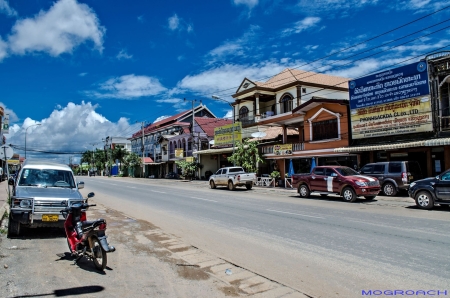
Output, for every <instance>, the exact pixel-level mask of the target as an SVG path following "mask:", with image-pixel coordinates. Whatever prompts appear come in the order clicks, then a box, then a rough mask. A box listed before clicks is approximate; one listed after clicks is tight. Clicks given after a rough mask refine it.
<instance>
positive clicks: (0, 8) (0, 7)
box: [0, 0, 17, 17]
mask: <svg viewBox="0 0 450 298" xmlns="http://www.w3.org/2000/svg"><path fill="white" fill-rule="evenodd" d="M0 13H4V14H6V15H8V16H11V17H15V16H17V11H16V10H15V9H14V8H11V7H10V6H9V4H8V1H6V0H0Z"/></svg>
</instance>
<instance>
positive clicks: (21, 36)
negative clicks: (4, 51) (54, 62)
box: [8, 0, 105, 56]
mask: <svg viewBox="0 0 450 298" xmlns="http://www.w3.org/2000/svg"><path fill="white" fill-rule="evenodd" d="M104 32H105V29H104V27H102V26H100V22H99V20H98V18H97V15H96V14H95V13H94V12H93V11H92V9H90V8H89V6H87V5H86V4H80V3H77V2H76V0H60V1H59V2H56V3H55V4H53V6H52V7H51V8H50V9H49V10H48V11H40V12H39V14H37V15H36V16H35V17H34V18H27V19H21V20H18V21H17V22H16V23H15V25H14V26H13V28H12V33H11V35H10V36H9V37H8V42H9V46H10V51H11V52H12V53H15V54H20V55H24V54H26V53H31V52H46V53H49V54H50V55H52V56H58V55H61V54H63V53H71V52H72V51H73V50H74V48H75V47H77V46H79V45H81V44H83V43H84V42H86V41H92V42H93V43H94V45H95V48H96V49H97V50H98V51H100V52H101V51H102V50H103V35H104Z"/></svg>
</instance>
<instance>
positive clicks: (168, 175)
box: [166, 172, 180, 179]
mask: <svg viewBox="0 0 450 298" xmlns="http://www.w3.org/2000/svg"><path fill="white" fill-rule="evenodd" d="M179 177H180V176H179V175H178V174H177V173H174V172H169V173H167V174H166V179H178V178H179Z"/></svg>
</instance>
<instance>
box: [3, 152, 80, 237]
mask: <svg viewBox="0 0 450 298" xmlns="http://www.w3.org/2000/svg"><path fill="white" fill-rule="evenodd" d="M10 184H13V185H14V188H13V196H12V198H11V212H10V214H9V225H8V236H18V235H19V234H20V228H21V226H26V227H29V228H36V227H63V225H64V217H63V216H62V215H61V213H60V211H61V210H62V209H64V208H65V207H66V206H68V205H69V204H71V203H73V202H80V201H81V202H82V201H84V198H83V196H82V195H81V193H80V192H79V189H82V188H84V182H79V183H78V184H77V183H76V182H75V177H74V175H73V172H72V170H71V168H70V167H68V166H67V165H64V164H58V163H53V162H43V161H40V160H34V161H26V162H25V164H24V165H23V167H22V168H21V170H20V171H19V173H18V175H17V177H16V179H15V181H12V182H10Z"/></svg>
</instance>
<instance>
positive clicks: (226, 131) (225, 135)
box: [214, 122, 242, 146]
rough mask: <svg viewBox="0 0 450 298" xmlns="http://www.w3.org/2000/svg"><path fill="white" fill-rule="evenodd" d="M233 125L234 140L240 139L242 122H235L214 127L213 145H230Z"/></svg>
mask: <svg viewBox="0 0 450 298" xmlns="http://www.w3.org/2000/svg"><path fill="white" fill-rule="evenodd" d="M233 127H234V141H235V142H236V141H240V142H241V141H242V133H241V131H242V124H241V122H236V123H234V124H228V125H224V126H219V127H216V128H214V145H215V146H222V145H232V144H233V133H232V132H233Z"/></svg>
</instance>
